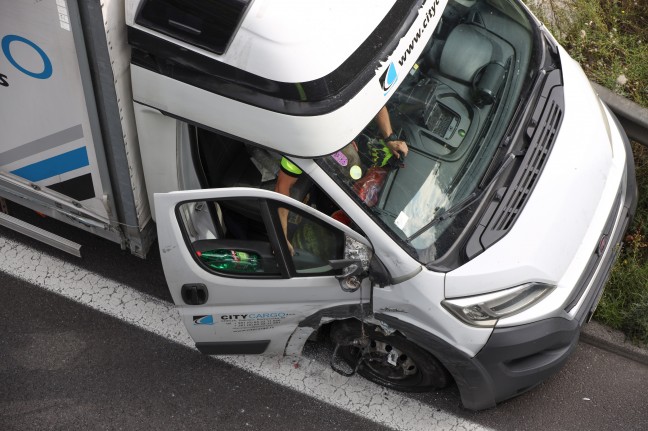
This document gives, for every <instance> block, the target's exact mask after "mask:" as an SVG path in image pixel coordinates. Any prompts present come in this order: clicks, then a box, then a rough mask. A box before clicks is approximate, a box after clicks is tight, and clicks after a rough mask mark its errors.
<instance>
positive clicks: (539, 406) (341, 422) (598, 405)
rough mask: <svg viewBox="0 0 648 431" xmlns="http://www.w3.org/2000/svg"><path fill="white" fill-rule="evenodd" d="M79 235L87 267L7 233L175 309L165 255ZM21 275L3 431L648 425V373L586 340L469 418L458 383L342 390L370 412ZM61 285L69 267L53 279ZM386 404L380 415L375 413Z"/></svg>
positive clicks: (10, 293) (11, 325)
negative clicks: (555, 369)
mask: <svg viewBox="0 0 648 431" xmlns="http://www.w3.org/2000/svg"><path fill="white" fill-rule="evenodd" d="M44 223H45V224H48V223H50V222H49V221H45V222H44ZM67 237H68V238H70V239H73V240H76V241H78V242H81V243H83V244H84V250H83V252H84V258H83V259H81V260H78V259H75V258H73V257H68V256H67V255H65V254H64V253H60V252H58V251H56V250H52V249H51V248H49V247H47V246H44V245H41V244H38V243H35V242H32V241H31V240H28V239H25V238H24V237H22V236H20V235H18V234H15V233H13V232H11V231H8V230H5V229H4V228H0V249H2V250H3V252H4V253H5V254H7V249H8V248H7V244H9V243H10V244H21V248H20V249H21V250H23V251H19V252H18V254H17V255H16V256H14V257H13V258H14V259H17V260H11V261H10V260H8V259H9V258H6V259H5V260H4V262H5V265H9V264H8V263H7V262H18V264H15V263H12V264H11V265H13V266H19V263H20V262H21V260H20V259H34V257H33V255H32V251H33V253H42V254H44V255H47V256H52V257H53V259H59V260H62V261H65V262H67V261H70V262H73V263H74V265H75V266H77V267H80V268H82V269H83V270H85V271H88V272H89V273H91V274H96V277H106V278H108V279H110V280H114V281H115V282H116V283H121V284H124V285H126V286H129V287H131V288H133V289H134V291H137V292H143V293H146V294H147V295H151V296H152V297H155V298H158V299H159V300H161V301H160V302H161V303H166V302H170V298H169V295H168V292H167V291H166V285H165V282H164V278H163V274H162V271H161V268H160V264H159V258H158V257H157V253H156V252H153V253H152V254H151V256H150V257H149V259H147V260H146V261H142V260H141V259H139V258H136V257H133V256H130V255H129V254H128V253H126V252H122V251H121V250H119V247H118V246H117V245H116V244H112V243H110V242H107V241H104V240H101V239H98V238H92V237H89V236H88V235H85V234H84V233H81V232H75V231H71V232H70V233H69V234H68V235H67ZM3 247H4V248H3ZM22 247H25V248H22ZM14 249H15V247H14V248H12V249H11V250H10V253H9V254H11V253H13V250H14ZM24 250H30V251H29V252H25V251H24ZM13 266H12V267H11V268H7V267H4V268H3V267H2V265H0V286H2V290H1V291H2V292H4V293H5V295H4V298H3V300H2V301H0V331H1V333H2V335H1V336H0V429H2V430H7V429H20V430H31V429H35V430H42V429H66V430H67V429H152V428H157V429H190V428H191V429H212V428H217V429H233V430H238V429H253V430H257V429H258V430H279V429H281V430H284V429H308V430H336V429H345V430H356V429H358V430H363V429H372V430H373V429H382V427H384V426H388V427H392V428H400V429H412V428H413V427H414V425H416V428H418V429H426V428H429V429H435V428H438V429H444V428H445V429H447V428H448V425H447V424H448V423H450V422H447V421H446V422H441V421H438V420H436V419H437V418H438V417H437V416H435V415H437V412H438V415H444V416H443V417H445V418H446V419H447V418H451V419H452V418H455V419H453V420H454V421H455V422H452V423H453V425H452V428H454V429H461V428H465V429H478V428H479V427H485V428H492V429H497V430H540V429H542V430H582V429H587V430H609V429H623V430H646V429H648V404H647V401H646V396H645V393H646V386H648V367H646V366H645V365H642V364H639V363H636V362H634V361H632V360H629V359H625V358H622V357H619V356H616V355H614V354H611V353H609V352H606V351H603V350H599V349H597V348H595V347H593V346H590V345H587V344H583V343H581V344H580V345H579V347H578V349H577V350H576V351H575V353H574V355H573V356H572V357H571V359H570V360H569V361H568V363H567V364H566V366H565V367H564V368H563V369H562V370H561V371H560V372H559V373H558V374H557V375H555V376H553V377H552V378H550V379H549V380H547V381H546V382H545V383H543V384H542V385H540V386H538V387H536V388H535V389H533V390H532V391H530V392H527V393H526V394H523V395H521V396H519V397H517V398H515V399H512V400H510V401H508V402H505V403H502V404H501V405H499V406H498V407H496V408H494V409H490V410H487V411H483V412H470V411H467V410H465V409H463V408H462V407H461V405H460V400H459V396H458V392H457V390H456V388H454V387H451V388H449V389H446V390H443V391H437V392H432V393H428V394H418V395H405V396H403V395H402V394H396V393H393V392H391V391H385V390H382V389H380V388H377V387H374V386H375V385H372V384H369V385H370V386H367V388H369V389H370V390H374V391H376V392H375V393H380V398H381V399H380V400H379V399H377V397H376V396H375V395H373V396H372V395H370V390H365V389H364V386H362V387H361V386H360V385H363V384H365V383H364V381H360V380H359V379H350V380H349V381H347V382H343V383H341V384H339V390H340V391H345V392H353V391H354V390H357V388H359V387H361V388H363V389H361V390H357V391H356V392H357V394H356V398H355V401H356V403H357V405H361V406H362V407H363V408H361V409H358V408H356V407H354V406H355V405H356V404H353V403H349V406H345V405H340V404H339V403H337V405H338V406H337V407H336V406H333V405H331V403H334V404H335V399H333V401H330V402H323V401H321V399H316V398H314V397H312V396H309V395H305V394H304V393H303V392H298V391H296V390H293V389H289V388H287V387H286V386H284V385H283V384H282V382H281V380H278V381H277V380H275V381H271V380H267V379H265V378H263V377H260V376H258V375H257V374H252V373H250V372H248V371H245V370H244V369H242V368H240V367H238V366H233V365H232V364H231V363H227V362H223V361H221V360H218V359H214V358H211V357H206V356H203V355H201V354H200V353H198V352H197V351H195V350H193V349H191V348H189V347H186V346H184V345H182V344H178V342H175V341H170V340H169V339H166V338H164V337H161V336H158V335H154V334H152V333H151V332H148V331H146V330H144V329H141V328H138V327H135V326H133V325H131V324H129V323H126V322H125V321H124V320H120V319H117V318H114V317H110V316H107V315H106V314H104V313H102V312H99V311H97V310H95V309H92V308H90V307H88V306H86V305H81V304H79V303H77V302H75V301H73V300H70V299H66V298H64V297H61V296H59V295H57V294H54V293H51V292H49V291H46V290H44V289H43V288H41V287H39V286H38V285H37V283H29V282H26V281H25V279H24V278H22V277H21V278H16V277H14V276H12V275H9V274H14V273H16V272H19V269H20V268H18V269H16V268H14V267H13ZM54 276H55V272H52V274H49V273H48V275H47V277H54ZM86 277H87V276H86ZM327 349H328V346H325V345H321V344H309V345H308V346H307V349H306V352H305V357H306V358H310V359H309V361H311V362H313V363H317V362H318V361H319V362H323V361H324V362H325V360H326V359H325V358H326V356H327V355H328V353H329V351H328V350H327ZM322 358H324V359H322ZM320 365H321V364H320ZM372 387H373V389H372ZM313 393H316V392H312V391H311V394H313ZM340 393H342V392H340ZM365 394H366V395H365ZM363 396H365V398H363ZM393 400H400V401H398V403H400V404H399V405H400V406H402V407H403V411H404V412H406V411H407V410H406V409H407V408H408V407H410V406H409V405H408V404H409V403H412V404H416V405H421V406H423V407H424V408H425V411H426V412H428V413H427V415H428V416H427V417H426V416H425V415H421V416H420V417H417V418H415V422H412V418H407V419H408V420H409V421H410V422H403V421H402V420H400V419H399V418H400V417H399V416H398V412H397V411H396V410H394V409H392V410H390V411H389V413H386V414H385V415H384V416H381V415H380V411H379V410H380V409H381V408H382V405H383V404H381V403H383V402H384V403H387V402H391V401H393ZM385 405H386V404H385ZM374 407H375V408H374ZM372 408H373V411H374V414H372V415H367V414H365V413H363V412H367V411H369V412H371V411H372ZM376 410H378V411H377V412H376ZM421 411H422V410H421ZM429 412H432V413H429ZM356 413H358V414H356ZM433 416H434V417H433ZM433 419H434V420H433ZM378 422H379V423H378ZM444 424H445V425H444Z"/></svg>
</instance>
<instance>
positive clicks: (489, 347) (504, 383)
mask: <svg viewBox="0 0 648 431" xmlns="http://www.w3.org/2000/svg"><path fill="white" fill-rule="evenodd" d="M613 118H614V117H613ZM614 120H615V121H616V122H617V127H618V130H619V131H622V130H623V129H622V128H621V125H620V124H619V123H618V120H617V119H616V118H614ZM622 136H623V140H624V145H625V149H626V157H627V165H626V174H625V176H624V178H625V183H624V184H622V185H621V187H620V189H619V198H618V200H617V201H616V205H615V206H614V208H613V209H612V211H611V214H610V220H609V222H608V224H607V226H606V229H605V230H604V232H603V234H602V238H604V237H606V238H607V240H608V245H607V248H606V251H605V252H603V253H602V252H601V250H599V249H598V248H597V250H594V251H593V253H592V258H591V259H590V264H588V265H587V270H586V271H585V272H584V273H583V276H582V277H581V279H580V280H579V282H578V285H577V286H575V288H574V293H575V294H574V295H573V296H572V297H570V298H569V300H568V301H567V303H566V304H565V313H564V316H565V317H555V318H551V319H546V320H542V321H539V322H534V323H530V324H527V325H520V326H514V327H508V328H496V329H495V330H494V331H493V334H492V335H491V337H490V339H489V340H488V342H487V343H486V345H485V346H484V348H483V349H482V350H481V351H480V352H479V353H478V354H477V355H476V356H475V358H473V360H474V361H476V362H478V363H479V364H480V366H481V367H483V369H484V371H485V372H486V373H487V374H488V377H489V378H490V380H491V381H492V382H494V384H495V386H494V388H493V393H494V398H495V399H494V402H495V403H497V402H500V401H503V400H506V399H508V398H511V397H513V396H516V395H518V394H520V393H522V392H525V391H526V390H528V389H530V388H532V387H533V386H535V385H537V384H538V383H540V382H542V381H543V380H544V379H546V378H547V377H549V376H550V375H551V374H553V373H555V372H557V371H558V370H559V369H560V368H561V367H562V366H563V364H564V363H565V362H566V361H567V359H568V357H569V355H570V354H571V352H572V351H573V350H574V348H575V347H576V344H577V342H578V338H579V335H580V328H581V326H582V325H583V324H584V323H586V322H587V321H589V319H590V318H591V316H592V314H593V313H594V310H595V309H596V306H597V305H598V301H599V299H600V298H601V295H602V293H603V288H604V287H605V283H606V281H607V279H608V277H609V274H610V272H611V270H612V266H613V265H614V262H615V261H616V258H617V256H618V253H619V251H620V249H621V243H622V241H623V237H624V235H625V232H626V230H627V228H628V226H629V224H630V222H631V220H632V218H633V216H634V213H635V210H636V208H637V183H636V178H635V170H634V160H633V157H632V148H631V147H630V142H629V141H628V138H627V136H625V133H623V132H622Z"/></svg>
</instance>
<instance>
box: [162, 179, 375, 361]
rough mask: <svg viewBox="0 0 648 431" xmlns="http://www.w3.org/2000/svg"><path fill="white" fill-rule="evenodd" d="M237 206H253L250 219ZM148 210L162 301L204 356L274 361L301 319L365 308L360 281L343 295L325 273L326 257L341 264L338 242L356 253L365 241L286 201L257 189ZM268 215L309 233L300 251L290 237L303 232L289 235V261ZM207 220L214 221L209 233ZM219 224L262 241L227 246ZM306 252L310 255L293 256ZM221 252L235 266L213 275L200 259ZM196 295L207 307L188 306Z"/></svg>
mask: <svg viewBox="0 0 648 431" xmlns="http://www.w3.org/2000/svg"><path fill="white" fill-rule="evenodd" d="M245 198H247V199H250V198H253V199H256V200H255V201H249V200H248V201H245ZM240 202H247V203H249V202H254V203H255V205H259V207H258V208H259V211H260V212H261V213H262V214H260V215H259V217H258V218H259V220H256V219H255V220H252V219H250V220H247V219H248V217H247V216H245V215H244V214H246V213H245V212H243V211H240V210H239V209H238V208H237V206H236V204H238V203H240ZM155 205H156V213H157V214H158V217H157V225H158V237H159V244H160V252H161V257H162V264H163V267H164V272H165V275H166V279H167V283H168V285H169V289H170V291H171V295H172V297H173V300H174V302H175V303H176V305H177V306H178V309H179V311H180V314H181V316H182V320H183V322H184V323H185V325H186V327H187V329H188V331H189V333H190V335H191V336H192V337H193V339H194V341H195V342H196V343H197V345H198V347H199V348H201V350H203V351H205V352H206V353H266V354H270V353H283V351H284V348H285V345H286V342H287V341H288V338H289V337H290V335H291V334H292V333H293V332H294V330H295V329H296V328H297V326H298V325H299V323H300V322H302V321H304V319H306V318H308V317H309V316H312V315H314V314H316V313H319V312H321V311H322V310H325V309H332V308H334V309H336V310H337V311H338V312H339V311H340V310H342V311H343V313H344V310H345V309H347V308H348V309H349V315H351V312H352V311H351V310H353V309H357V306H358V305H359V304H360V302H361V301H362V302H368V300H369V297H370V283H369V281H368V280H365V281H364V282H363V283H362V286H363V287H362V288H361V289H359V290H357V291H355V292H345V291H343V290H342V289H341V288H340V284H339V280H338V279H336V278H335V273H336V272H335V271H334V270H332V268H331V267H330V266H328V264H327V263H328V260H327V258H338V259H341V258H343V257H344V255H343V253H342V252H343V251H344V245H345V240H346V241H348V239H347V238H349V237H350V238H353V239H354V240H355V241H358V242H360V243H362V244H364V245H368V241H367V240H366V239H364V238H363V237H362V236H361V235H359V234H357V233H356V232H355V231H353V230H352V229H350V228H349V227H347V226H346V225H344V224H342V223H339V222H337V221H336V220H333V219H331V218H330V217H327V216H325V215H324V214H322V213H320V212H318V211H317V210H315V209H313V208H311V207H309V206H307V205H304V204H302V203H300V202H298V201H296V200H294V199H291V198H288V197H286V196H283V195H281V194H277V193H274V192H270V191H266V190H260V189H246V188H229V189H213V190H193V191H182V192H172V193H166V194H156V195H155ZM277 206H282V207H284V208H288V209H289V210H290V211H291V214H293V213H294V214H298V215H299V216H298V217H297V219H298V220H299V226H298V228H299V227H304V226H306V227H309V226H316V227H317V229H315V228H311V230H310V233H311V237H312V238H311V237H308V236H307V235H306V234H303V235H302V236H305V237H306V238H307V239H306V240H303V241H301V242H300V239H299V238H297V236H299V234H300V233H302V232H303V231H304V230H306V231H307V233H308V230H307V229H302V231H301V232H295V233H294V235H293V236H292V237H291V242H293V246H294V247H295V255H294V256H291V255H290V254H289V253H287V248H286V245H285V244H286V243H285V238H284V235H283V232H282V231H281V227H280V224H279V223H278V222H277V220H278V219H277V217H276V207H277ZM254 208H256V207H254ZM238 211H240V212H238ZM273 211H274V212H273ZM228 217H229V218H228ZM252 218H254V214H253V216H252ZM209 220H213V224H214V226H213V227H210V226H209V224H210V222H209ZM227 220H233V222H231V223H234V224H240V223H243V222H246V223H249V224H250V226H252V227H248V226H247V225H246V226H245V227H246V229H243V231H244V232H245V233H246V234H249V235H252V234H255V235H257V236H258V235H264V234H265V235H267V238H266V237H263V236H262V237H260V238H259V237H255V238H253V239H252V238H245V239H240V238H232V237H231V236H232V234H231V232H233V231H234V229H233V228H232V227H233V226H231V225H230V226H228V224H227ZM216 225H220V226H216ZM239 227H241V226H239ZM263 229H266V230H267V231H263ZM259 232H260V233H259ZM313 235H315V236H314V237H313ZM214 237H216V238H214ZM206 238H207V239H206ZM340 241H341V242H340ZM329 243H330V244H332V245H330V246H329V245H328V244H329ZM304 244H305V245H304ZM322 244H324V245H322ZM309 246H310V247H315V248H316V249H317V250H315V251H314V252H313V251H312V250H311V251H308V250H307V249H302V248H301V247H309ZM219 247H222V248H219ZM322 247H323V248H324V251H325V252H326V253H328V254H326V255H325V256H324V257H322V256H320V255H319V254H321V252H322ZM223 249H226V250H227V251H228V252H232V253H234V254H233V256H234V259H239V260H240V259H242V260H241V262H239V260H236V263H234V264H232V265H233V266H231V267H227V268H226V269H221V267H220V266H218V269H214V268H217V266H213V265H212V264H211V261H209V260H208V259H209V258H208V257H207V256H208V253H211V254H212V255H214V254H217V255H218V256H221V255H222V250H223ZM232 250H235V252H234V251H232ZM218 253H220V254H218ZM331 253H333V254H335V255H333V254H331ZM225 257H229V256H225ZM300 259H301V260H300ZM304 259H305V262H306V263H303V260H304ZM206 262H207V263H206ZM219 262H220V261H219ZM249 262H253V263H254V264H255V266H254V268H256V269H255V270H253V271H252V272H239V271H247V269H244V270H242V269H241V268H242V267H244V264H245V265H247V263H249ZM209 265H212V266H209ZM218 265H220V263H219V264H218ZM239 265H241V266H239ZM302 265H310V266H306V267H302ZM268 268H269V269H268ZM279 268H283V269H281V270H280V269H279ZM286 268H287V269H286ZM286 271H288V273H286ZM338 273H339V272H338ZM183 286H188V288H185V289H186V291H185V295H189V298H190V300H187V298H184V299H183V293H182V291H183ZM196 290H200V291H201V292H202V293H200V292H198V293H196V295H197V296H195V297H196V298H198V297H200V295H205V296H206V298H202V299H206V300H204V301H203V303H201V304H199V305H190V304H188V303H187V302H191V298H194V297H192V296H191V294H192V292H194V291H196ZM187 292H189V293H187ZM336 315H339V314H336Z"/></svg>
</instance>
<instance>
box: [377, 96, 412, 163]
mask: <svg viewBox="0 0 648 431" xmlns="http://www.w3.org/2000/svg"><path fill="white" fill-rule="evenodd" d="M374 121H375V122H376V125H377V126H378V130H380V133H381V134H382V138H388V137H389V136H391V134H392V133H394V131H393V130H392V126H391V120H390V119H389V111H387V107H386V106H383V107H382V108H381V109H380V111H378V113H377V114H376V117H375V118H374ZM385 144H386V145H387V146H388V147H389V149H390V150H391V151H392V153H394V155H395V156H396V157H397V158H399V159H400V157H401V154H402V155H403V157H405V156H407V152H408V151H409V150H408V148H407V143H405V141H402V140H396V141H388V142H385Z"/></svg>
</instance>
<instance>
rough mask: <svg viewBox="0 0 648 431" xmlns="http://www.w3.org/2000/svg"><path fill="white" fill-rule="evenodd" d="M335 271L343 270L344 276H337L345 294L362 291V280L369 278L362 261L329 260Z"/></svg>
mask: <svg viewBox="0 0 648 431" xmlns="http://www.w3.org/2000/svg"><path fill="white" fill-rule="evenodd" d="M329 265H331V268H333V269H343V270H344V273H343V274H342V275H336V276H335V278H337V279H338V280H339V281H340V288H341V289H342V290H343V291H345V292H355V291H356V290H358V289H360V285H361V283H362V279H363V278H365V277H366V276H367V273H366V272H365V270H364V268H363V267H362V261H361V260H360V259H336V260H329Z"/></svg>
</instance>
